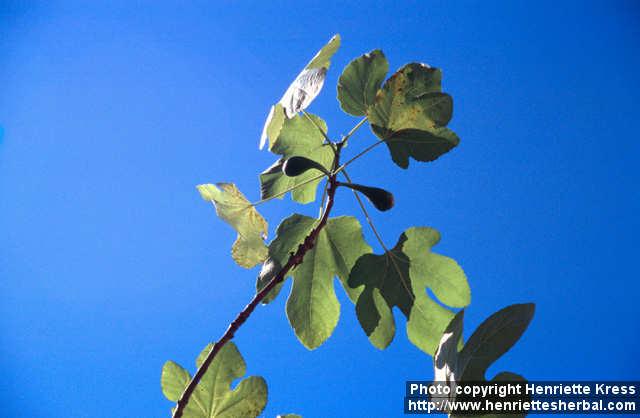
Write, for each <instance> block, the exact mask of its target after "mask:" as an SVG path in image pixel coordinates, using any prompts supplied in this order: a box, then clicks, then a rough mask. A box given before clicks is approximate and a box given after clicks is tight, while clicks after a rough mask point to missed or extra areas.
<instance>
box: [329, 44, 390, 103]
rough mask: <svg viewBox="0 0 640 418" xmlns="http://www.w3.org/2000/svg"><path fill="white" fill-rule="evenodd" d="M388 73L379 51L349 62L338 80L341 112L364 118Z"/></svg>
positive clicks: (386, 65) (382, 55) (387, 66)
mask: <svg viewBox="0 0 640 418" xmlns="http://www.w3.org/2000/svg"><path fill="white" fill-rule="evenodd" d="M388 71H389V63H388V62H387V59H386V58H385V56H384V54H383V53H382V51H380V50H379V49H376V50H375V51H371V52H369V53H367V54H364V55H362V56H361V57H359V58H356V59H355V60H353V61H351V62H350V63H349V65H347V67H346V68H345V69H344V71H343V72H342V75H341V76H340V79H339V80H338V101H339V102H340V107H341V108H342V110H344V111H345V112H347V113H349V114H351V115H354V116H364V115H365V114H366V113H367V109H368V107H369V106H370V105H371V104H372V103H373V102H374V100H375V97H376V93H377V92H378V89H380V85H381V84H382V81H383V80H384V78H385V77H386V76H387V72H388Z"/></svg>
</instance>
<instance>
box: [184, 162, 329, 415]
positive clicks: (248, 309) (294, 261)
mask: <svg viewBox="0 0 640 418" xmlns="http://www.w3.org/2000/svg"><path fill="white" fill-rule="evenodd" d="M338 152H339V151H338ZM338 156H339V155H338ZM338 156H336V162H334V166H335V165H337V161H338ZM328 183H329V187H328V189H327V205H326V207H325V210H324V213H323V214H322V218H321V219H320V222H319V223H318V225H317V226H316V227H315V228H314V229H313V230H312V231H311V232H310V233H309V235H307V237H306V238H305V239H304V241H303V242H302V243H301V244H300V245H299V246H298V249H297V251H296V252H295V253H294V254H291V256H290V257H289V260H287V263H286V264H285V265H284V266H283V267H282V269H281V270H280V271H279V272H278V274H277V275H276V276H275V277H274V278H273V279H271V281H270V282H269V283H267V285H266V286H265V287H263V288H262V289H261V290H260V291H259V292H258V293H256V295H255V296H254V297H253V299H251V302H249V304H248V305H247V306H245V307H244V309H243V310H242V311H241V312H240V313H239V314H238V316H236V319H234V320H233V322H231V324H230V325H229V328H227V330H226V331H225V333H224V334H223V335H222V337H220V339H219V340H218V341H216V342H215V343H214V344H213V347H212V348H211V350H210V351H209V353H207V357H206V358H205V359H204V361H203V362H202V365H200V367H199V368H198V370H197V371H196V374H195V375H194V376H193V379H191V381H190V382H189V384H188V385H187V387H186V388H185V390H184V392H183V393H182V395H181V396H180V399H179V400H178V403H177V404H176V408H175V410H174V412H173V418H180V417H181V416H182V413H183V412H184V409H185V408H186V406H187V403H188V402H189V398H191V395H192V394H193V392H194V391H195V389H196V387H197V386H198V383H199V382H200V379H202V376H204V374H205V373H206V372H207V369H208V368H209V366H210V365H211V362H213V359H214V358H215V356H216V354H218V352H219V351H220V349H222V347H223V346H224V345H225V344H226V343H227V342H229V341H230V340H231V339H232V338H233V336H234V335H235V333H236V331H238V329H239V328H240V327H241V326H242V324H244V323H245V321H246V320H247V319H248V318H249V316H250V315H251V313H252V312H253V311H254V309H255V308H256V306H258V305H259V304H260V302H262V300H263V299H264V298H265V297H266V296H267V295H268V294H269V292H271V290H272V289H273V288H274V287H276V285H277V284H278V283H280V282H282V281H283V280H284V278H285V277H286V276H287V274H288V273H289V271H290V270H291V269H293V268H295V267H296V266H298V265H300V264H301V263H302V260H303V259H304V256H305V254H306V253H307V252H308V251H309V250H311V249H312V248H313V246H314V245H315V243H316V240H317V238H318V235H319V234H320V231H321V230H322V228H324V227H325V225H326V224H327V220H328V219H329V213H330V212H331V208H332V207H333V201H334V197H335V194H336V189H337V187H338V182H337V180H336V176H335V174H334V175H332V176H331V177H329V179H328Z"/></svg>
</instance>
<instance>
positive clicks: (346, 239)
mask: <svg viewBox="0 0 640 418" xmlns="http://www.w3.org/2000/svg"><path fill="white" fill-rule="evenodd" d="M316 223H317V219H315V218H310V217H308V216H304V215H298V214H294V215H292V216H290V217H288V218H287V219H285V220H284V221H283V222H282V223H281V224H280V226H278V232H277V236H276V238H275V239H274V240H273V241H272V242H271V244H270V245H269V256H270V258H271V259H273V260H275V261H274V262H277V263H279V264H280V265H284V264H285V263H286V262H287V260H288V258H289V256H290V254H291V253H292V252H295V251H296V250H297V248H298V246H299V245H300V244H301V243H302V242H303V241H304V239H305V237H306V236H307V235H309V233H310V232H311V230H312V229H313V228H314V227H315V226H316ZM370 251H371V247H369V245H367V243H366V242H365V241H364V238H363V236H362V227H361V226H360V223H359V222H358V220H357V219H356V218H354V217H350V216H340V217H337V218H331V219H329V220H328V221H327V225H326V226H325V227H324V228H323V229H322V230H321V231H320V233H319V234H318V237H317V239H316V243H315V245H314V247H313V248H312V249H311V250H309V251H307V253H306V255H305V256H304V260H303V262H302V264H301V265H299V266H298V267H297V268H295V270H293V272H292V274H291V275H292V276H293V287H292V289H291V294H290V295H289V299H288V300H287V308H286V310H287V317H288V319H289V323H290V324H291V326H292V327H293V329H294V331H295V334H296V336H297V337H298V339H299V340H300V342H302V344H303V345H304V346H305V347H307V348H309V349H314V348H317V347H319V346H320V345H321V344H322V343H323V342H324V341H326V340H327V338H329V337H330V336H331V334H332V333H333V330H334V329H335V327H336V325H337V323H338V319H339V317H340V304H339V302H338V299H337V298H336V294H335V289H334V278H335V276H338V278H339V279H340V282H341V283H342V286H343V288H344V289H345V291H346V292H347V295H348V296H349V298H350V299H351V300H352V301H355V300H356V298H357V297H358V294H359V291H358V290H356V289H352V288H350V287H349V286H348V285H347V280H348V277H349V272H350V271H351V268H352V267H353V265H354V264H355V262H356V260H357V259H358V258H359V257H360V256H361V255H363V254H366V253H368V252H370ZM274 297H275V296H274Z"/></svg>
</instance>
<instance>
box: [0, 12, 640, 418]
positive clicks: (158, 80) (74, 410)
mask: <svg viewBox="0 0 640 418" xmlns="http://www.w3.org/2000/svg"><path fill="white" fill-rule="evenodd" d="M343 3H344V2H324V3H319V2H318V3H308V2H218V3H209V2H197V3H188V4H183V3H182V2H180V3H179V2H175V3H161V4H157V2H95V3H92V4H91V5H86V4H83V3H80V2H78V3H59V2H25V3H23V2H16V3H12V2H3V3H2V5H0V88H1V89H2V94H0V125H1V126H2V128H3V131H4V137H3V138H2V139H1V140H0V196H1V198H0V231H2V233H1V234H0V297H1V298H2V302H1V303H0V371H1V374H2V376H3V379H2V381H1V382H0V404H2V406H3V415H5V416H20V417H62V416H65V417H66V416H73V417H114V416H117V417H159V416H168V414H169V408H170V407H171V403H170V402H168V401H166V400H165V399H164V397H163V396H162V393H161V391H160V385H159V376H160V370H161V367H162V364H163V363H164V361H165V360H167V359H173V360H175V361H177V362H178V363H180V364H183V365H185V366H188V367H189V368H191V369H192V370H193V361H194V359H195V357H196V355H197V354H198V352H199V351H200V350H201V349H202V347H204V345H205V344H206V343H207V342H209V341H210V340H213V339H215V338H217V337H218V336H219V335H221V333H222V332H223V331H224V330H225V328H226V326H227V324H228V322H229V321H230V320H231V319H232V318H233V317H234V316H235V315H236V313H237V311H238V310H239V309H240V308H242V307H243V306H244V304H245V303H246V302H248V300H249V299H250V298H251V296H252V294H253V291H254V278H255V275H256V271H247V270H244V269H241V268H239V267H237V266H236V265H235V264H234V263H233V261H232V260H231V258H230V257H229V248H230V245H231V243H232V242H233V240H234V236H235V234H234V232H233V231H232V230H231V228H229V227H228V226H227V225H226V224H224V223H223V222H221V221H220V220H219V219H217V218H216V216H215V213H214V211H213V208H212V207H211V206H210V205H208V204H206V203H205V202H203V201H202V200H201V199H200V197H199V196H198V194H197V192H196V189H195V185H196V184H199V183H203V182H217V181H233V182H235V183H236V184H238V186H239V187H240V189H241V190H243V191H244V192H245V193H246V194H247V195H248V196H249V198H250V199H252V200H255V199H257V198H258V179H257V174H258V173H259V172H260V171H261V170H263V169H264V168H266V167H267V166H268V165H270V164H271V163H272V161H273V156H272V155H269V153H267V152H259V151H258V149H257V144H258V139H259V135H260V131H261V128H262V123H263V122H264V118H265V116H266V113H267V111H268V108H269V106H270V105H271V104H272V103H273V102H275V101H276V100H278V99H279V98H280V96H281V95H282V93H283V91H284V89H285V88H286V87H287V85H288V83H289V82H290V81H291V80H292V79H293V78H294V77H295V75H296V74H297V73H298V71H299V70H300V69H301V68H302V67H303V66H304V64H305V63H306V62H307V61H308V60H309V58H310V57H311V56H312V54H313V53H314V52H315V51H316V50H317V49H318V48H320V47H321V46H322V45H323V44H324V43H325V42H326V41H327V40H328V39H329V38H330V37H331V36H332V35H333V34H334V33H340V34H341V35H342V39H343V46H342V48H341V49H340V50H339V52H338V54H337V55H336V56H335V57H334V60H333V64H332V67H331V69H330V71H329V75H328V78H327V82H326V84H325V89H324V91H323V93H322V94H321V96H320V97H319V98H318V99H317V100H316V101H315V102H314V103H313V105H312V106H311V108H310V109H309V110H310V111H311V112H314V113H317V114H320V115H321V116H322V117H324V118H325V120H327V122H328V125H329V131H330V133H332V134H334V135H339V134H340V133H346V132H347V131H348V130H349V129H350V128H351V126H352V125H353V124H354V123H355V122H356V121H357V120H356V119H354V118H352V117H349V116H347V115H344V114H341V113H340V111H339V109H338V106H337V101H336V99H335V84H336V81H337V78H338V76H339V75H340V72H341V70H342V68H344V66H345V65H346V64H347V63H348V62H349V61H350V60H351V59H353V58H354V57H356V56H358V55H360V54H362V53H364V52H367V51H370V50H372V49H375V48H381V49H383V51H384V52H385V54H386V55H387V57H388V59H389V61H390V65H391V68H392V69H394V68H398V67H400V66H401V65H402V64H404V63H407V62H410V61H424V62H427V63H429V64H431V65H433V66H437V67H440V68H442V69H443V71H444V83H443V85H444V89H445V91H447V92H449V93H450V94H452V95H453V97H454V100H455V111H454V118H453V121H452V123H451V124H450V126H451V127H452V128H453V129H454V130H455V131H456V132H457V133H458V134H459V136H460V137H461V139H462V142H461V144H460V146H459V147H458V148H457V149H455V150H454V151H453V152H451V153H450V154H447V155H446V156H444V157H442V158H441V159H440V160H438V161H437V162H435V163H433V164H418V163H415V162H412V164H411V168H410V170H407V171H403V170H401V169H400V168H398V167H397V166H395V165H394V164H392V163H391V160H390V158H389V155H388V152H387V151H386V150H385V149H383V147H379V148H378V149H376V151H375V152H372V153H371V154H370V155H369V158H368V159H363V160H360V161H359V162H358V163H355V164H354V165H353V166H352V169H351V172H350V174H351V175H352V177H354V178H355V179H357V180H358V181H360V182H363V183H366V184H371V185H375V186H380V187H384V188H387V189H389V190H392V191H393V192H394V194H395V196H396V202H397V206H396V207H395V208H394V209H393V210H392V211H391V212H388V213H384V214H381V213H375V214H374V220H375V222H376V223H377V225H379V227H380V230H381V232H382V235H383V237H384V240H385V241H386V242H387V243H388V244H391V245H392V244H394V243H395V241H396V239H397V237H398V235H399V234H400V233H401V232H402V231H403V230H404V229H406V228H407V227H409V226H412V225H424V226H433V227H435V228H437V229H438V230H440V231H441V233H442V236H443V238H442V241H441V243H440V244H439V245H438V247H437V250H438V251H439V252H440V253H442V254H446V255H449V256H452V257H454V258H456V259H457V260H458V261H459V263H460V264H461V265H462V267H463V268H464V269H465V271H466V273H467V275H468V277H469V281H470V285H471V289H472V304H471V306H470V307H469V308H468V310H467V313H466V316H465V322H466V324H465V325H466V330H467V332H466V335H467V336H468V335H469V330H471V329H474V328H475V327H476V326H477V325H478V324H479V323H480V322H481V321H482V320H483V319H484V318H485V317H486V316H488V315H489V314H490V313H492V312H494V311H496V310H498V309H500V308H502V307H504V306H506V305H508V304H511V303H516V302H525V301H533V302H535V303H536V304H537V311H536V316H535V318H534V321H533V323H532V325H531V327H530V328H529V330H528V332H527V333H526V334H525V336H524V337H523V338H522V340H521V341H520V342H519V343H518V344H517V345H516V346H515V348H514V349H512V350H511V351H510V352H509V353H508V354H507V355H505V356H504V357H503V358H502V359H501V360H500V361H499V362H498V363H497V364H496V365H495V366H494V367H492V368H491V369H490V375H493V374H495V373H497V372H499V371H501V370H510V371H514V372H517V373H521V374H523V375H524V376H526V377H527V378H529V379H532V380H533V379H538V380H569V379H581V380H595V379H604V380H624V379H628V380H631V379H636V380H637V379H638V376H640V374H639V372H640V368H639V367H638V364H639V363H638V361H637V354H638V353H639V352H640V341H639V335H640V333H639V332H638V331H639V329H638V324H637V318H638V316H639V314H640V304H639V303H638V296H639V290H640V285H639V284H638V278H637V273H636V263H635V261H636V259H637V257H638V255H637V250H638V241H637V235H638V232H640V228H639V226H640V222H639V221H638V217H637V214H638V212H639V209H640V199H639V196H638V189H637V184H638V180H639V178H640V177H639V171H638V157H640V153H639V151H640V146H639V145H638V135H637V121H638V119H639V118H640V112H639V110H638V103H639V100H640V94H639V93H640V79H639V78H638V77H637V69H638V68H639V67H640V9H639V8H638V5H637V4H636V3H634V2H632V1H619V2H605V1H602V2H558V1H553V2H552V1H540V2H536V3H535V5H533V4H532V3H529V2H467V1H465V2H453V3H450V2H388V3H386V4H384V3H376V2H359V3H358V4H357V5H356V4H355V3H353V4H351V5H345V4H343ZM374 140H375V139H374V137H373V135H372V134H371V133H370V132H368V131H367V130H365V129H363V130H361V131H360V132H359V133H358V134H357V136H355V137H354V138H353V141H352V142H351V144H350V146H349V149H348V150H347V151H346V152H351V153H355V152H356V151H357V150H359V149H361V148H364V147H365V146H366V145H369V144H371V143H372V142H373V141H374ZM339 198H340V202H339V203H338V205H337V207H336V213H337V214H347V213H354V214H355V213H357V212H356V211H357V208H356V206H355V204H354V202H353V201H352V200H353V199H352V197H351V196H350V195H349V194H348V193H346V192H344V193H342V196H339ZM260 211H261V212H262V213H263V214H264V215H265V217H266V218H267V220H268V221H269V222H270V227H271V234H273V231H274V228H275V226H276V225H277V224H278V223H279V221H280V220H281V219H282V218H284V217H285V216H287V215H288V214H289V213H291V212H293V211H297V212H300V213H306V214H315V213H317V207H316V206H315V205H308V206H299V205H296V204H294V203H293V202H291V201H290V200H289V199H285V200H284V201H276V202H274V203H271V204H267V205H264V206H262V207H261V208H260ZM365 233H366V237H367V239H368V240H369V242H370V243H371V244H372V246H374V248H376V251H379V250H380V249H379V248H377V247H376V245H375V242H374V241H373V237H372V235H371V233H370V231H368V230H366V229H365ZM288 288H289V285H287V287H286V289H287V291H288ZM287 291H285V294H286V293H287ZM337 293H338V296H339V298H340V300H341V301H342V303H343V307H342V314H341V319H340V323H339V324H338V327H337V329H336V331H335V333H334V335H333V336H332V337H331V338H330V339H329V340H328V341H327V343H326V344H325V345H323V346H322V347H320V348H319V349H317V350H315V351H313V352H308V351H307V350H306V349H305V348H304V347H302V345H301V344H299V343H298V341H297V340H296V339H295V336H294V335H293V332H292V331H291V328H290V327H289V325H288V323H287V320H286V317H285V315H284V303H285V297H284V296H285V295H281V296H280V298H278V300H277V301H276V302H274V303H273V304H272V305H269V306H268V307H261V308H259V309H258V310H257V311H256V313H255V315H254V316H253V317H252V318H251V319H250V321H249V322H248V323H247V324H246V326H245V327H244V328H243V329H242V330H241V331H240V332H239V333H238V335H237V338H236V340H235V341H236V343H237V344H238V346H239V348H240V350H241V352H242V354H243V356H244V357H245V360H246V362H247V364H248V372H249V374H252V375H262V376H264V377H265V378H266V379H267V381H268V384H269V403H268V405H267V409H266V411H265V416H270V417H273V416H275V415H276V414H277V413H284V412H298V413H301V414H303V415H304V416H305V417H325V416H336V417H346V416H352V417H392V416H401V414H402V401H403V396H404V389H405V386H404V382H405V380H419V379H430V378H431V377H432V370H431V368H432V365H431V358H430V357H427V356H426V355H424V354H422V353H421V352H420V351H419V350H418V349H417V348H415V347H414V346H412V345H411V344H410V343H409V342H408V341H407V338H406V335H405V333H404V321H403V320H402V319H401V318H400V316H397V318H396V319H397V322H398V330H399V331H398V333H397V335H396V339H395V341H394V342H393V344H392V345H391V347H389V348H388V349H387V350H386V351H383V352H381V351H378V350H376V349H375V348H373V347H372V346H371V345H370V344H369V343H368V341H367V339H366V337H365V336H364V334H363V332H362V331H361V329H360V328H359V326H358V324H357V321H356V318H355V313H354V309H353V307H352V305H350V304H349V303H348V301H347V300H346V298H345V296H344V294H343V292H342V290H340V289H339V290H338V292H337Z"/></svg>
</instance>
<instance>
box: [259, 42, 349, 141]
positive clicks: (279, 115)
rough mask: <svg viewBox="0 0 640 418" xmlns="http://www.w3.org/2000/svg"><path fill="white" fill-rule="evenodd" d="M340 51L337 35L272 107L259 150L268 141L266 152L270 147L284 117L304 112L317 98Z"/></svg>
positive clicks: (291, 116)
mask: <svg viewBox="0 0 640 418" xmlns="http://www.w3.org/2000/svg"><path fill="white" fill-rule="evenodd" d="M339 47H340V35H335V36H333V38H331V39H330V40H329V42H328V43H327V44H326V45H325V46H323V47H322V49H320V51H318V53H317V54H316V55H315V56H314V57H313V58H312V59H311V61H309V63H308V64H307V65H306V66H305V67H304V68H303V69H302V71H301V72H300V74H298V76H297V77H296V78H295V80H293V82H292V83H291V84H290V85H289V87H288V88H287V90H286V91H285V93H284V95H283V96H282V98H281V99H280V101H279V102H278V104H276V105H274V106H272V107H271V110H270V111H269V115H268V116H267V120H266V121H265V124H264V128H263V129H262V135H261V136H260V149H262V148H264V146H265V144H266V143H267V139H268V140H269V149H271V148H272V147H273V143H274V142H275V140H276V138H277V135H278V132H279V131H280V129H281V127H282V125H283V123H284V121H285V117H286V118H288V119H291V118H293V117H294V116H295V115H296V114H297V113H298V112H301V111H303V110H305V109H306V108H307V107H309V105H310V104H311V102H312V101H313V100H314V99H315V98H316V97H317V96H318V94H319V93H320V90H322V86H323V85H324V80H325V77H326V75H327V70H328V69H329V66H330V65H331V57H333V54H335V53H336V51H337V50H338V48H339Z"/></svg>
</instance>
